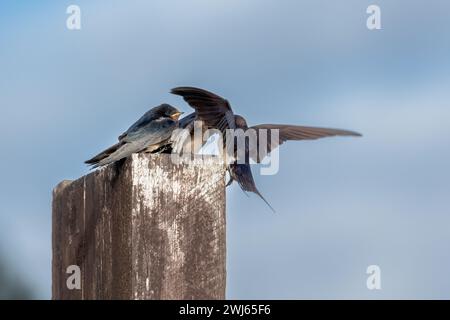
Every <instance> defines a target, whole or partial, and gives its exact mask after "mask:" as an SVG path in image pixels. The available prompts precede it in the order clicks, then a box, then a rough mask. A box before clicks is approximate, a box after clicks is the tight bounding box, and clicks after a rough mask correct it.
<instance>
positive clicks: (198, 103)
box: [171, 87, 236, 134]
mask: <svg viewBox="0 0 450 320" xmlns="http://www.w3.org/2000/svg"><path fill="white" fill-rule="evenodd" d="M171 93H173V94H176V95H179V96H181V97H183V99H184V100H185V101H186V102H187V103H188V104H189V105H190V106H191V107H192V108H194V109H195V111H196V113H197V117H198V119H199V120H201V121H203V122H204V124H205V125H206V126H207V127H208V128H213V129H219V130H220V131H222V132H223V133H224V134H225V130H226V129H234V128H235V127H236V124H235V121H234V114H233V110H232V109H231V106H230V104H229V103H228V101H227V100H225V99H224V98H222V97H220V96H218V95H216V94H214V93H212V92H209V91H206V90H203V89H199V88H194V87H178V88H174V89H172V90H171Z"/></svg>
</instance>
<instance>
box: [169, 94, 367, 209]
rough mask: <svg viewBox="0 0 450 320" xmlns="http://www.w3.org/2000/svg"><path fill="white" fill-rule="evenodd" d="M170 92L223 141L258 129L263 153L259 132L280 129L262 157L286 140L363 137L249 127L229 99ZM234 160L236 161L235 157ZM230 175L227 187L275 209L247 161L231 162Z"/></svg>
mask: <svg viewBox="0 0 450 320" xmlns="http://www.w3.org/2000/svg"><path fill="white" fill-rule="evenodd" d="M171 93H173V94H176V95H179V96H181V97H183V99H184V100H185V101H186V102H187V103H188V104H189V105H190V106H191V107H192V108H194V109H195V112H196V118H197V119H198V120H201V121H202V122H203V124H204V125H205V126H206V127H207V128H210V129H218V130H220V131H221V132H222V138H223V141H225V139H226V130H227V129H242V130H244V131H246V130H247V129H254V130H256V133H257V137H258V140H257V145H258V146H257V148H258V149H257V150H260V148H259V130H261V129H266V130H267V131H268V134H270V130H273V129H277V130H279V141H270V139H267V148H266V149H265V150H267V152H266V154H262V155H263V157H262V158H264V157H265V155H267V154H269V153H270V152H271V151H272V150H274V149H275V148H277V147H278V146H279V145H281V144H282V143H283V142H285V141H287V140H314V139H318V138H324V137H332V136H361V134H359V133H357V132H353V131H348V130H341V129H330V128H316V127H305V126H297V125H284V124H260V125H256V126H252V127H248V125H247V121H246V120H245V118H244V117H242V116H240V115H237V114H234V113H233V110H232V108H231V105H230V103H229V102H228V101H227V100H226V99H224V98H222V97H220V96H218V95H216V94H214V93H212V92H209V91H206V90H203V89H199V88H194V87H178V88H174V89H172V91H171ZM192 117H194V116H192ZM263 150H264V148H263ZM235 152H236V151H235ZM245 152H246V159H247V158H248V155H249V153H248V145H247V144H246V150H245ZM224 154H226V153H224ZM250 156H251V155H250ZM234 158H236V156H235V157H234ZM252 159H253V157H252ZM253 160H254V161H255V162H257V163H259V162H261V160H262V159H261V158H260V155H259V153H258V154H257V156H256V159H253ZM228 172H229V174H230V180H229V181H228V183H227V186H228V185H230V184H231V183H232V182H233V181H237V182H238V184H239V186H240V187H241V189H242V190H243V191H244V192H245V191H249V192H253V193H256V194H257V195H258V196H259V197H261V199H263V200H264V202H265V203H266V204H267V205H268V206H269V207H270V208H271V209H272V210H273V208H272V207H271V206H270V204H269V203H268V202H267V200H266V199H264V197H263V196H262V195H261V193H260V192H259V190H258V189H257V188H256V185H255V181H254V179H253V175H252V171H251V168H250V164H249V163H248V161H245V162H244V163H238V162H237V161H235V162H232V163H231V164H229V165H228Z"/></svg>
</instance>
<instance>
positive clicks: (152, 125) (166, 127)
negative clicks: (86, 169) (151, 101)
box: [85, 104, 182, 168]
mask: <svg viewBox="0 0 450 320" xmlns="http://www.w3.org/2000/svg"><path fill="white" fill-rule="evenodd" d="M181 114H182V112H180V111H179V110H178V109H176V108H175V107H172V106H171V105H168V104H161V105H160V106H157V107H154V108H152V109H150V110H149V111H147V112H146V113H145V114H144V115H143V116H142V117H141V118H140V119H139V120H138V121H136V122H135V123H134V124H133V125H132V126H131V127H130V128H129V129H128V130H127V131H125V132H124V133H122V134H121V135H120V136H119V142H118V143H116V144H115V145H113V146H112V147H109V148H108V149H106V150H105V151H103V152H101V153H99V154H98V155H96V156H95V157H93V158H92V159H89V160H87V161H85V163H87V164H89V165H92V168H97V167H101V166H104V165H107V164H110V163H113V162H116V161H118V160H121V159H123V158H126V157H128V156H129V155H131V154H132V153H136V152H149V153H150V152H152V153H153V152H158V151H159V150H162V149H163V148H164V147H165V146H167V145H169V144H170V142H169V139H170V137H171V135H172V132H173V130H174V129H175V128H177V127H178V118H179V117H180V115H181Z"/></svg>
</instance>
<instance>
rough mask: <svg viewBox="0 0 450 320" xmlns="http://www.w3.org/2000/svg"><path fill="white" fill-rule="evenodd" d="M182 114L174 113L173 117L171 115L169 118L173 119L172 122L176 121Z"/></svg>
mask: <svg viewBox="0 0 450 320" xmlns="http://www.w3.org/2000/svg"><path fill="white" fill-rule="evenodd" d="M183 113H184V112H176V113H174V114H173V115H171V116H170V117H171V118H172V119H173V120H178V118H179V117H180V116H181V115H182V114H183Z"/></svg>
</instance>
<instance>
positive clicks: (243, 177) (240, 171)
mask: <svg viewBox="0 0 450 320" xmlns="http://www.w3.org/2000/svg"><path fill="white" fill-rule="evenodd" d="M229 171H230V176H231V178H232V179H233V180H235V181H237V182H238V184H239V186H240V187H241V189H242V190H244V191H248V192H253V193H255V194H257V195H258V196H259V197H260V198H261V199H262V200H263V201H264V202H265V203H266V204H267V206H268V207H269V208H270V209H271V210H272V211H273V212H274V213H275V209H274V208H273V207H272V206H271V205H270V203H269V202H268V201H267V200H266V198H264V197H263V195H262V194H261V192H259V190H258V188H256V184H255V180H254V179H253V174H252V170H251V168H250V165H249V164H248V163H243V164H236V163H234V164H231V165H230V167H229Z"/></svg>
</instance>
